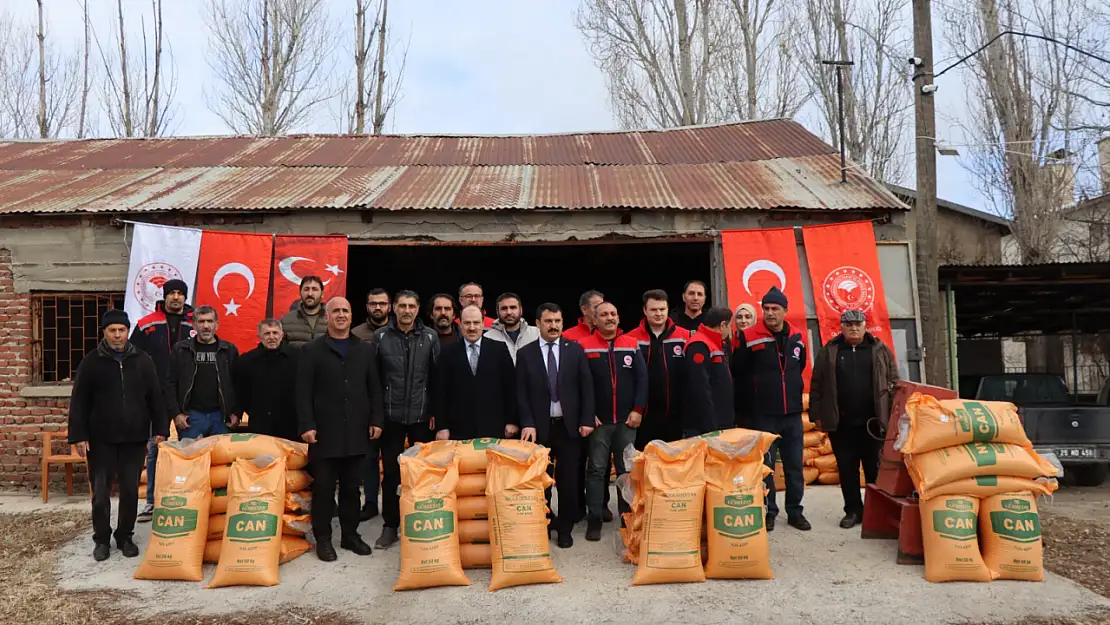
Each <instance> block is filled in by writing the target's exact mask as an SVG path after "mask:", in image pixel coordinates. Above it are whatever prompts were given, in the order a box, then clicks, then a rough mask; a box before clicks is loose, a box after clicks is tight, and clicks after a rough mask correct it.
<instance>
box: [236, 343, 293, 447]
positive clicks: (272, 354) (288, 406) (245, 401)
mask: <svg viewBox="0 0 1110 625" xmlns="http://www.w3.org/2000/svg"><path fill="white" fill-rule="evenodd" d="M298 351H299V350H298V349H297V348H295V347H293V346H291V345H282V346H281V347H278V348H277V349H266V347H264V346H263V345H262V344H261V343H260V344H259V345H258V347H255V348H254V349H252V350H251V351H249V352H247V353H245V354H243V355H242V357H240V358H239V360H238V361H237V362H236V366H235V370H234V371H233V372H232V373H233V378H234V380H235V396H236V397H237V398H238V399H239V406H240V407H241V408H242V409H243V411H244V412H246V413H247V414H248V415H249V418H248V420H247V430H248V431H250V432H253V433H255V434H268V435H270V436H278V437H281V438H287V439H289V440H295V441H299V440H301V437H300V432H298V431H297V406H296V385H297V355H298Z"/></svg>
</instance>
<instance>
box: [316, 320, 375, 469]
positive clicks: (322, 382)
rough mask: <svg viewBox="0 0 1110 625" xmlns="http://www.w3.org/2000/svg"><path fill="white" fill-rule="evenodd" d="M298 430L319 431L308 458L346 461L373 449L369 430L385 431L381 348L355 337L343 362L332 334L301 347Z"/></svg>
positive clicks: (352, 337) (352, 338)
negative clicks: (379, 353)
mask: <svg viewBox="0 0 1110 625" xmlns="http://www.w3.org/2000/svg"><path fill="white" fill-rule="evenodd" d="M296 395H297V429H298V433H299V434H304V433H305V432H308V431H310V430H316V444H315V445H309V448H308V455H309V458H345V457H349V456H362V455H365V454H366V453H367V452H368V451H369V449H370V426H371V425H373V426H377V427H382V426H383V425H384V423H385V420H384V418H383V416H382V388H381V380H380V378H379V377H378V363H377V349H376V348H375V346H374V344H373V343H371V342H370V341H363V340H361V339H359V338H358V337H357V336H351V343H350V345H349V347H348V350H347V358H346V359H344V358H343V357H342V356H341V355H340V352H339V348H337V347H336V346H335V341H334V339H332V338H331V337H330V336H326V335H325V336H322V337H320V338H318V339H316V340H314V341H312V342H311V343H309V344H308V345H305V346H304V347H303V348H302V349H301V353H300V355H299V361H298V362H297V391H296Z"/></svg>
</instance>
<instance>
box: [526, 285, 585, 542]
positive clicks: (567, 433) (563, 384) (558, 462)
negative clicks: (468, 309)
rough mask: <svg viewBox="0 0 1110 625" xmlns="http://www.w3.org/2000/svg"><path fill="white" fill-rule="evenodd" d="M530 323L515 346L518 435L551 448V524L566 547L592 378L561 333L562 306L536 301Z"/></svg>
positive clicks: (577, 347)
mask: <svg viewBox="0 0 1110 625" xmlns="http://www.w3.org/2000/svg"><path fill="white" fill-rule="evenodd" d="M536 326H537V327H539V329H540V340H539V341H535V342H533V343H529V344H528V345H525V346H524V347H522V348H520V351H519V352H517V361H516V381H517V392H516V396H517V405H518V406H519V411H520V425H521V428H522V429H521V431H520V438H521V439H523V440H526V441H532V442H535V443H539V444H541V445H544V446H546V447H549V448H550V449H551V457H552V458H554V459H555V484H556V487H557V488H558V489H559V515H558V516H557V517H556V519H555V530H556V531H557V532H558V535H559V538H558V545H559V547H561V548H563V549H566V548H568V547H571V546H572V545H574V539H573V538H571V535H570V533H571V530H572V529H574V521H575V518H576V517H577V512H578V508H579V505H580V504H579V501H578V498H579V497H580V496H581V494H582V483H581V482H580V480H579V471H578V467H579V465H581V464H582V462H583V459H582V455H581V454H582V439H584V438H586V437H588V436H589V435H590V434H591V433H592V432H593V431H594V390H593V382H592V380H591V378H590V368H589V365H588V364H587V363H586V352H585V351H583V350H582V347H581V346H580V345H578V343H575V342H573V341H568V340H566V339H564V338H563V337H562V334H563V312H562V311H561V310H560V309H559V307H558V306H557V305H555V304H550V303H548V304H543V305H541V306H540V307H539V310H537V311H536ZM548 498H549V500H550V495H549V496H548Z"/></svg>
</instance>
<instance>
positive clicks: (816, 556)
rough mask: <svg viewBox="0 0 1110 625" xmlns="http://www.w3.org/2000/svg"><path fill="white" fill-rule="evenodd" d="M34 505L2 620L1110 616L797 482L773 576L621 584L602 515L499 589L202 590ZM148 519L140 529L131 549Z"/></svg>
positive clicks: (287, 568)
mask: <svg viewBox="0 0 1110 625" xmlns="http://www.w3.org/2000/svg"><path fill="white" fill-rule="evenodd" d="M1077 496H1078V495H1072V494H1067V495H1064V494H1061V495H1058V496H1057V498H1056V501H1055V502H1054V503H1053V504H1052V505H1051V506H1049V505H1045V506H1044V507H1045V509H1046V511H1045V514H1046V530H1045V535H1046V539H1045V540H1046V544H1048V545H1053V546H1050V547H1049V549H1048V551H1049V554H1050V555H1049V561H1050V563H1052V562H1054V559H1053V558H1054V557H1055V556H1053V555H1052V553H1053V551H1054V550H1057V549H1059V550H1060V552H1061V554H1063V553H1065V552H1064V551H1063V550H1064V548H1065V545H1072V544H1076V545H1081V544H1082V543H1083V542H1084V538H1083V536H1082V535H1074V528H1071V527H1070V526H1066V525H1064V524H1066V523H1069V522H1074V521H1073V520H1072V517H1070V516H1067V515H1064V514H1060V511H1061V510H1063V509H1065V505H1064V502H1065V501H1068V500H1067V499H1065V497H1077ZM1092 498H1096V496H1095V495H1092ZM62 499H64V498H62ZM28 500H30V498H29V497H27V496H25V495H24V496H20V497H19V501H16V500H14V499H13V498H10V497H0V549H2V551H0V563H2V564H0V566H2V567H3V568H0V577H2V578H3V579H5V580H6V581H8V583H5V584H3V585H0V609H2V610H3V611H0V614H4V618H3V619H2V620H3V621H4V622H5V623H12V624H13V625H15V624H22V623H36V624H43V625H62V624H66V625H69V624H71V623H72V624H77V625H84V624H86V623H88V624H90V625H91V624H92V623H96V624H97V625H114V624H115V623H121V624H122V623H139V624H140V625H155V624H158V625H185V624H186V623H188V624H198V625H215V624H216V623H237V624H241V625H260V624H262V623H281V624H283V625H284V624H285V623H289V624H296V623H320V624H324V623H327V624H331V623H335V624H337V625H345V624H347V623H409V622H426V621H427V620H428V619H429V614H430V612H429V610H432V613H434V614H435V620H436V622H437V623H442V624H446V623H479V622H488V621H489V620H491V619H492V618H493V617H494V615H496V618H497V619H498V620H503V621H507V622H524V621H527V622H532V623H566V622H586V621H589V622H595V623H626V622H627V620H628V617H629V615H633V614H634V615H636V618H637V619H638V620H639V621H640V622H643V623H656V622H673V621H674V620H676V619H681V620H683V621H686V622H690V623H735V622H745V621H746V622H751V623H764V622H777V623H783V622H789V623H806V622H821V623H823V624H826V625H833V624H837V623H845V624H847V623H851V624H852V625H864V624H870V623H874V624H876V625H878V624H882V625H886V624H888V623H895V622H911V621H912V622H915V623H920V624H923V625H926V624H933V623H936V624H938V625H939V624H948V623H963V624H972V623H974V624H981V623H992V624H995V623H999V624H1006V625H1017V624H1018V623H1023V624H1026V623H1028V624H1031V625H1095V624H1102V623H1110V620H1108V619H1107V618H1106V614H1110V600H1107V599H1106V598H1104V597H1102V596H1099V595H1098V594H1096V593H1095V592H1092V591H1091V590H1087V589H1086V588H1083V587H1081V586H1079V585H1077V584H1075V583H1072V582H1071V581H1069V580H1067V579H1064V578H1062V577H1059V576H1057V575H1052V574H1050V575H1049V579H1048V580H1047V581H1046V582H1044V583H1043V584H1029V583H1019V582H995V583H992V584H929V583H927V582H925V581H924V579H923V577H922V569H921V567H914V566H898V565H896V564H895V563H894V555H895V545H894V543H893V542H890V541H864V540H860V538H859V534H858V531H852V532H846V531H843V530H840V529H839V528H837V527H836V523H837V521H838V519H839V517H840V514H841V511H840V504H841V502H840V494H839V490H838V489H837V488H835V487H817V488H812V489H809V490H807V492H806V500H805V503H806V505H807V510H806V512H807V515H808V516H809V517H810V520H811V521H812V522H813V524H814V530H813V531H812V532H809V533H801V532H798V531H796V530H793V529H792V528H789V527H786V526H785V525H784V526H783V527H781V528H779V529H777V530H776V531H775V532H774V533H773V534H772V535H771V550H772V551H771V554H772V566H773V568H774V571H775V575H776V579H774V580H771V581H766V582H748V583H741V582H707V583H705V584H692V585H672V586H653V587H640V588H633V587H629V585H628V583H629V581H630V580H631V577H632V573H633V568H632V567H631V566H629V565H625V564H622V563H621V562H620V559H619V556H618V555H617V551H616V548H615V543H616V540H617V537H616V528H615V527H614V526H613V525H611V524H610V525H606V527H605V535H604V539H603V540H602V542H600V543H587V542H586V541H585V540H583V539H582V534H581V532H582V530H581V529H579V530H578V531H576V536H575V538H576V544H575V546H574V548H572V549H571V550H569V551H562V550H558V549H555V550H554V552H555V553H554V557H555V564H556V567H557V569H558V570H559V572H560V574H561V575H562V576H563V577H564V578H565V579H566V581H565V582H564V583H563V584H558V585H549V586H532V587H523V588H515V589H507V590H503V591H499V592H496V593H489V592H487V591H486V588H485V587H486V585H487V584H488V583H489V572H488V571H469V572H468V574H469V577H470V579H471V581H472V583H473V585H472V586H471V587H469V588H446V589H433V590H426V591H418V592H410V593H394V592H392V585H393V582H394V580H395V579H396V575H397V566H398V552H397V548H393V549H390V550H387V551H377V550H376V551H375V553H374V555H373V556H370V557H368V558H358V557H356V556H353V555H351V554H350V553H349V552H345V551H341V552H340V558H339V561H338V562H336V563H333V564H330V565H329V564H324V563H322V562H320V561H318V560H317V559H316V558H315V557H314V556H312V555H306V556H303V557H301V558H299V559H298V560H295V561H294V562H291V563H289V564H286V565H283V566H282V569H281V575H282V583H281V585H280V586H277V587H273V588H226V589H219V590H205V589H203V588H202V584H189V583H173V582H144V581H135V580H132V579H131V575H132V574H133V572H134V570H135V567H136V566H137V565H138V561H137V560H126V559H124V558H122V557H121V556H120V554H119V552H118V551H113V554H112V557H111V558H110V559H109V560H108V561H107V562H104V563H96V562H94V561H93V560H92V557H91V549H92V541H91V539H90V537H89V530H88V521H87V512H85V510H87V508H85V506H87V503H83V502H81V501H80V500H78V501H76V502H73V503H71V504H61V503H59V504H55V503H53V502H52V504H51V506H50V509H49V512H47V513H45V514H44V513H43V512H41V511H40V512H37V513H32V514H27V513H23V514H20V513H18V512H17V511H18V510H26V509H35V508H36V507H37V506H29V505H28ZM85 502H87V499H86V500H85ZM17 503H18V504H20V505H16V504H17ZM1066 508H1067V509H1068V510H1069V511H1070V508H1071V506H1070V505H1069V506H1066ZM1075 508H1076V510H1079V509H1081V508H1082V506H1076V507H1075ZM1077 514H1080V513H1079V512H1077ZM1059 519H1064V520H1062V521H1059ZM148 528H149V526H141V531H140V532H139V533H138V534H137V535H136V542H137V543H138V544H139V546H140V548H141V547H144V546H145V544H146V540H147V534H146V532H147V531H149V529H148ZM380 528H381V522H380V519H376V520H374V521H371V522H369V523H366V524H364V525H363V527H362V533H363V535H364V536H365V537H366V538H368V539H371V540H372V539H373V538H376V537H377V534H378V532H379V531H380ZM1057 529H1059V530H1060V531H1061V534H1060V535H1057V534H1055V532H1056V531H1057ZM74 536H76V538H72V537H74ZM1057 540H1059V542H1056V541H1057ZM1050 541H1051V542H1050ZM1067 548H1068V549H1071V547H1067ZM1068 553H1071V552H1068ZM1065 559H1066V560H1069V561H1071V560H1075V556H1074V555H1072V556H1070V557H1069V558H1065ZM1103 565H1104V566H1105V560H1104V563H1103ZM1050 566H1053V565H1052V564H1050ZM207 570H208V573H209V575H210V574H211V567H208V569H207ZM1070 571H1071V572H1072V573H1073V574H1080V573H1081V572H1082V571H1080V570H1078V569H1076V568H1072V569H1070ZM1084 574H1091V575H1100V574H1099V573H1098V572H1097V570H1091V571H1088V572H1086V573H1084ZM1100 576H1101V577H1102V578H1106V577H1107V576H1106V575H1105V574H1101V575H1100ZM9 580H10V581H9ZM1092 589H1093V590H1098V589H1097V588H1094V587H1093V586H1092ZM1104 611H1105V612H1104Z"/></svg>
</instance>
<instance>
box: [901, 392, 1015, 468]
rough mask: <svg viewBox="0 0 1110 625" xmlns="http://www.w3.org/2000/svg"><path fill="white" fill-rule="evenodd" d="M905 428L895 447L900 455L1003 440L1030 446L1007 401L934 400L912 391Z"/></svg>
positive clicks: (1001, 441)
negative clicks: (907, 421)
mask: <svg viewBox="0 0 1110 625" xmlns="http://www.w3.org/2000/svg"><path fill="white" fill-rule="evenodd" d="M906 415H908V416H909V420H910V424H909V429H908V430H907V431H906V432H905V436H904V437H899V438H901V439H903V440H900V441H896V442H897V443H900V444H896V448H897V449H898V450H899V451H901V452H902V453H904V454H921V453H925V452H927V451H933V450H936V449H942V448H944V447H953V446H956V445H963V444H965V443H1004V444H1008V445H1017V446H1019V447H1032V446H1033V445H1032V443H1030V442H1029V437H1028V436H1026V434H1025V426H1023V425H1022V423H1021V417H1019V416H1018V411H1017V407H1015V406H1014V405H1013V404H1011V403H1009V402H1000V401H968V400H963V399H937V398H935V397H933V396H932V395H923V394H921V393H914V394H913V395H911V396H910V398H909V400H908V401H907V402H906Z"/></svg>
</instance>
